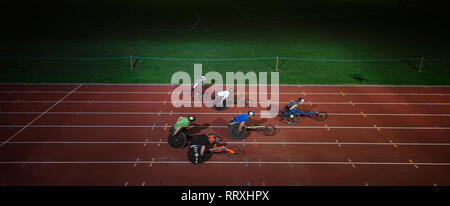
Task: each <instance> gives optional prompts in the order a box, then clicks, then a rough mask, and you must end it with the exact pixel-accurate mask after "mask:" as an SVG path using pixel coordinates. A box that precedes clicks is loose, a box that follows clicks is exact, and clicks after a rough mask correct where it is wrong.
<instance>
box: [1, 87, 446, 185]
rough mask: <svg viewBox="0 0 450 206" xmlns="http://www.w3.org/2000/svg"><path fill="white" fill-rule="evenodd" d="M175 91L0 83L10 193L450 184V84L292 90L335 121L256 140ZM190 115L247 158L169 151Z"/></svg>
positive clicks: (287, 92)
mask: <svg viewBox="0 0 450 206" xmlns="http://www.w3.org/2000/svg"><path fill="white" fill-rule="evenodd" d="M174 88H175V86H173V85H126V84H124V85H108V84H83V85H82V84H0V117H1V118H0V185H1V186H13V185H118V186H122V185H125V186H127V185H128V186H135V185H137V186H147V185H245V186H247V185H252V186H253V185H288V186H290V185H292V186H296V185H298V186H305V185H369V186H371V185H425V186H432V185H439V186H441V185H447V186H448V185H450V175H449V174H450V135H449V134H450V114H449V111H450V87H440V86H437V87H432V86H428V87H415V86H310V85H304V86H282V87H280V101H281V102H288V101H289V100H290V99H294V98H296V97H297V96H303V97H304V98H305V104H304V105H303V106H302V107H303V108H304V109H312V110H315V111H320V110H323V111H327V112H328V113H329V117H328V120H326V121H324V122H317V121H314V120H312V119H308V118H305V119H302V120H301V121H300V122H299V123H298V124H296V125H287V124H285V123H283V122H281V121H279V120H277V119H269V120H263V124H273V125H277V126H278V127H280V128H281V129H280V131H279V133H278V134H277V135H276V136H273V137H265V136H263V135H262V134H259V133H256V132H252V133H250V135H249V136H248V137H247V138H246V139H245V141H236V140H231V139H229V138H228V135H227V128H226V127H225V126H226V122H227V121H228V119H231V118H232V117H233V116H235V115H237V114H238V113H239V112H246V111H247V110H245V108H229V109H228V110H226V111H223V112H217V111H215V110H213V109H211V108H193V107H191V108H174V107H173V106H172V105H171V104H170V93H171V91H172V90H173V89H174ZM269 91H270V90H269ZM284 104H285V103H282V105H284ZM253 110H254V111H256V112H257V113H259V111H260V109H259V108H255V109H253ZM185 114H194V115H196V116H197V122H196V123H197V124H199V125H202V126H200V127H195V128H194V130H195V131H197V132H201V133H209V132H215V133H218V134H219V135H221V136H223V137H224V140H225V141H226V142H227V143H228V144H233V145H237V146H240V147H241V148H242V149H243V150H245V154H244V156H242V157H241V158H240V159H237V160H232V159H228V158H227V157H226V156H225V155H223V154H214V155H213V156H212V158H211V159H210V160H209V161H207V162H206V163H204V164H200V165H193V164H190V163H189V162H188V161H187V158H186V151H187V149H186V148H185V149H182V150H173V149H171V148H170V147H169V146H168V145H167V143H166V141H167V135H168V128H169V127H170V126H171V125H173V124H174V122H175V120H176V119H177V118H178V117H179V116H180V115H185Z"/></svg>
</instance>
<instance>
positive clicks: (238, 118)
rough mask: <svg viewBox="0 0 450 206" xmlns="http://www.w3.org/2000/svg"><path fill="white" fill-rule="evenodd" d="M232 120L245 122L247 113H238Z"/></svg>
mask: <svg viewBox="0 0 450 206" xmlns="http://www.w3.org/2000/svg"><path fill="white" fill-rule="evenodd" d="M234 120H235V121H236V122H239V123H241V122H245V123H247V122H248V115H247V114H240V115H238V116H237V117H235V118H234Z"/></svg>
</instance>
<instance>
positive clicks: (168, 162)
mask: <svg viewBox="0 0 450 206" xmlns="http://www.w3.org/2000/svg"><path fill="white" fill-rule="evenodd" d="M150 163H152V164H192V163H191V162H189V161H175V160H174V161H142V160H140V161H1V162H0V164H133V165H134V164H150ZM203 164H300V165H352V164H353V165H408V166H410V165H411V163H410V162H275V161H273V162H268V161H267V162H261V161H206V162H204V163H203ZM414 164H415V165H423V166H450V163H447V162H431V163H428V162H414Z"/></svg>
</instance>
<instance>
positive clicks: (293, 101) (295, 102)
mask: <svg viewBox="0 0 450 206" xmlns="http://www.w3.org/2000/svg"><path fill="white" fill-rule="evenodd" d="M296 104H300V102H299V101H297V100H292V101H291V102H289V104H287V107H288V108H291V107H292V106H294V105H296Z"/></svg>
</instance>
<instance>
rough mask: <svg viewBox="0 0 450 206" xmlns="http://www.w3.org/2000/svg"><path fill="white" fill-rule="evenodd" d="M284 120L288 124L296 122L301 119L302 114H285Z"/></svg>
mask: <svg viewBox="0 0 450 206" xmlns="http://www.w3.org/2000/svg"><path fill="white" fill-rule="evenodd" d="M283 117H284V121H286V123H288V124H296V123H297V122H298V121H300V114H298V113H296V114H291V115H289V116H286V115H283Z"/></svg>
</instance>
